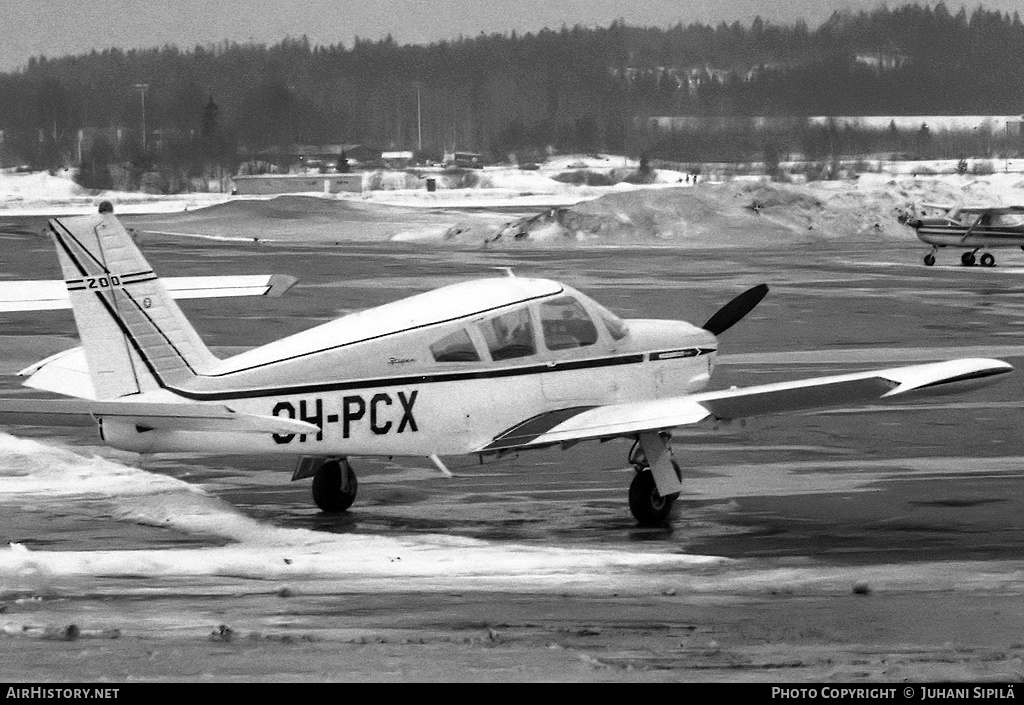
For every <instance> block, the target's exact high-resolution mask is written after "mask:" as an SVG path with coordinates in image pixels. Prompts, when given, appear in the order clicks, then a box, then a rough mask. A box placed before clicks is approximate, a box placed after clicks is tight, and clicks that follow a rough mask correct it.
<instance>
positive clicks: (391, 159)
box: [380, 151, 416, 169]
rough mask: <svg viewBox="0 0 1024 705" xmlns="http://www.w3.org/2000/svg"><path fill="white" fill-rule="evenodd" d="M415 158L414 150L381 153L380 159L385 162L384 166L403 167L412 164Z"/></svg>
mask: <svg viewBox="0 0 1024 705" xmlns="http://www.w3.org/2000/svg"><path fill="white" fill-rule="evenodd" d="M415 159H416V157H415V155H414V154H413V153H412V151H402V152H381V153H380V160H381V161H382V162H384V166H386V167H388V168H391V169H403V168H405V167H407V166H409V165H410V164H412V163H413V162H414V161H415Z"/></svg>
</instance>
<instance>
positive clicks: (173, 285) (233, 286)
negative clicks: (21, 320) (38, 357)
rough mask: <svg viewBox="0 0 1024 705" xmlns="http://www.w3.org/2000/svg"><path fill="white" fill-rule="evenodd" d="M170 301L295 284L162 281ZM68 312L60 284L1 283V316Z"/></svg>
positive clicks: (249, 279)
mask: <svg viewBox="0 0 1024 705" xmlns="http://www.w3.org/2000/svg"><path fill="white" fill-rule="evenodd" d="M160 281H161V282H163V284H164V286H165V287H166V288H167V291H168V293H169V294H170V295H171V298H174V299H209V298H219V297H225V296H281V295H282V294H283V293H284V292H286V291H288V289H290V288H291V287H292V286H293V285H294V284H295V282H296V279H295V278H294V277H290V276H287V275H284V274H257V275H243V276H220V277H167V278H164V277H161V278H160ZM65 308H68V309H69V308H71V299H69V298H68V289H67V285H66V284H65V283H64V282H63V281H60V280H27V281H11V282H0V312H11V311H53V310H58V309H65Z"/></svg>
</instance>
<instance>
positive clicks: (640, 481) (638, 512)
mask: <svg viewBox="0 0 1024 705" xmlns="http://www.w3.org/2000/svg"><path fill="white" fill-rule="evenodd" d="M676 497H677V495H669V496H667V497H662V496H661V495H660V494H659V493H658V488H657V486H655V484H654V475H652V474H651V471H650V470H644V471H642V472H638V473H637V474H636V476H634V477H633V482H631V483H630V485H629V510H630V511H631V512H633V516H634V517H635V518H636V520H637V523H639V524H640V526H664V525H665V523H666V522H667V521H668V517H669V514H671V513H672V505H673V504H674V503H675V501H676Z"/></svg>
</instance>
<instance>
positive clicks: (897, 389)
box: [478, 358, 1013, 452]
mask: <svg viewBox="0 0 1024 705" xmlns="http://www.w3.org/2000/svg"><path fill="white" fill-rule="evenodd" d="M1012 371H1013V366H1012V365H1010V364H1008V363H1006V362H1003V361H1002V360H989V359H980V358H979V359H963V360H949V361H946V362H933V363H928V364H924V365H910V366H907V367H894V368H890V369H886V370H872V371H869V372H855V373H853V374H847V375H835V376H832V377H815V378H811V379H802V380H796V381H793V382H780V383H776V384H762V385H757V386H754V387H742V388H733V389H724V390H719V391H714V392H700V393H697V394H687V395H684V396H679V397H670V398H667V399H655V400H651V401H634V402H625V403H621V404H609V405H606V406H580V407H572V408H567V409H558V410H556V411H550V412H547V413H544V414H540V415H538V416H534V417H532V418H529V419H527V420H525V421H523V422H521V423H519V424H517V425H516V426H514V427H512V428H510V429H508V430H507V431H505V432H504V433H501V434H499V435H498V436H497V437H495V438H494V439H493V440H492V441H491V442H490V443H488V444H487V445H486V446H484V447H482V448H479V449H478V450H479V451H480V452H490V451H502V450H511V449H514V448H539V447H542V446H546V445H553V444H557V443H574V442H577V441H582V440H588V439H595V438H616V437H622V436H635V435H636V434H639V433H641V432H643V431H671V430H672V429H673V428H677V427H680V426H687V425H691V424H695V423H697V422H699V421H701V420H703V419H705V418H709V417H710V418H715V419H721V420H726V419H738V418H746V417H751V416H763V415H766V414H781V413H787V412H788V413H795V412H802V411H812V410H814V409H820V408H826V407H852V406H857V405H861V404H866V403H870V402H881V401H885V400H887V399H890V398H892V397H896V396H903V395H906V394H911V393H913V394H917V395H923V394H942V393H949V392H961V391H967V390H969V389H975V388H977V387H981V386H985V385H987V384H991V383H992V382H995V381H996V380H997V379H998V378H999V377H1001V376H1002V375H1004V374H1006V373H1008V372H1012Z"/></svg>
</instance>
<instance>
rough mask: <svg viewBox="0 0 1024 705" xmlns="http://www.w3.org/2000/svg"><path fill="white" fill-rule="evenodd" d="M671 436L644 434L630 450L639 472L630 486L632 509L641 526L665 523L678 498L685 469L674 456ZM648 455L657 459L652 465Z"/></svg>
mask: <svg viewBox="0 0 1024 705" xmlns="http://www.w3.org/2000/svg"><path fill="white" fill-rule="evenodd" d="M671 453H672V449H671V447H670V445H669V442H668V438H667V437H665V436H662V435H661V434H658V433H645V434H641V436H640V438H639V439H638V440H637V442H636V443H634V444H633V448H632V450H630V452H629V462H630V463H632V464H633V468H634V469H635V470H636V475H634V476H633V481H632V482H631V483H630V485H629V510H630V511H631V512H632V513H633V516H634V517H635V518H636V520H637V523H638V524H640V526H664V525H665V523H666V522H667V521H668V518H669V515H670V514H671V513H672V505H673V504H675V501H676V498H677V497H679V489H680V487H681V486H682V481H681V480H682V471H681V470H680V469H679V465H678V464H677V463H676V461H675V460H673V459H672V456H671ZM648 457H650V458H654V464H653V465H652V464H651V463H650V462H649V461H648Z"/></svg>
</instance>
